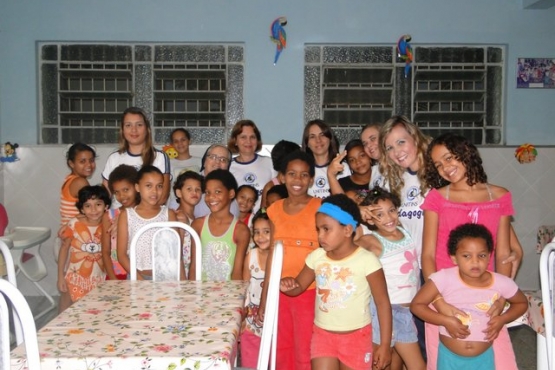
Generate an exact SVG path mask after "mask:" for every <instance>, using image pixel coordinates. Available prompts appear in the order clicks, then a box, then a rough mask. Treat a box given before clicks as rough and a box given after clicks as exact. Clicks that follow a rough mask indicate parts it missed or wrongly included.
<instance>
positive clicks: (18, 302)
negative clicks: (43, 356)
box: [0, 279, 40, 369]
mask: <svg viewBox="0 0 555 370" xmlns="http://www.w3.org/2000/svg"><path fill="white" fill-rule="evenodd" d="M0 293H1V294H0V316H1V317H0V330H1V331H2V333H1V335H0V340H2V344H1V347H2V359H1V360H2V362H0V363H1V364H3V366H4V367H3V369H9V368H10V340H9V331H10V325H9V323H10V319H9V311H10V310H9V308H8V307H9V306H11V307H12V308H13V311H14V315H13V320H14V322H19V323H21V326H22V328H23V338H22V340H23V341H24V342H25V352H26V354H27V368H28V369H40V355H39V346H38V342H37V330H36V326H35V320H34V318H33V314H32V313H31V309H30V308H29V304H28V303H27V301H26V300H25V297H24V296H23V294H21V292H20V291H19V290H18V289H17V288H16V287H15V286H14V285H13V284H12V283H10V282H9V281H7V280H3V279H0ZM6 338H8V339H7V340H6ZM6 343H7V352H5V350H6ZM17 344H18V345H19V344H21V343H20V342H18V343H17ZM6 363H7V365H6Z"/></svg>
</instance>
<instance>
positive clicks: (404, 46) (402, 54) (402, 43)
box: [397, 35, 412, 78]
mask: <svg viewBox="0 0 555 370" xmlns="http://www.w3.org/2000/svg"><path fill="white" fill-rule="evenodd" d="M410 40H412V38H411V36H410V35H403V36H401V38H400V39H399V41H397V56H398V57H399V58H401V60H403V61H404V62H405V78H407V77H408V76H409V73H410V64H411V63H412V47H411V46H410V44H409V42H410Z"/></svg>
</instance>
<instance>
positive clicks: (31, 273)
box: [0, 227, 57, 319]
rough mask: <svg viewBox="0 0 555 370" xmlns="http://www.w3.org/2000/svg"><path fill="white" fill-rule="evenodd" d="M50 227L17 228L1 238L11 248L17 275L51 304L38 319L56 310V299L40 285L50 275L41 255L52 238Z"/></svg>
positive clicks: (38, 315) (37, 316) (36, 316)
mask: <svg viewBox="0 0 555 370" xmlns="http://www.w3.org/2000/svg"><path fill="white" fill-rule="evenodd" d="M50 233H51V231H50V228H48V227H15V228H13V229H12V230H11V231H10V232H9V233H7V234H5V235H4V236H2V237H0V240H3V241H4V242H5V243H6V244H7V245H8V247H9V249H10V252H11V254H12V257H13V261H14V264H15V267H16V273H17V274H19V272H22V273H23V275H25V277H26V278H27V279H28V280H29V281H31V282H32V283H33V284H34V285H35V287H36V288H37V289H38V290H39V291H40V292H41V294H42V295H43V296H44V297H45V298H46V299H47V300H48V302H49V303H50V304H49V305H48V306H47V307H46V308H45V309H44V310H42V311H41V312H39V313H38V314H37V315H35V319H38V318H40V317H42V316H44V315H46V314H47V313H48V312H50V311H51V310H53V309H54V308H56V305H57V304H56V302H55V301H54V298H53V297H52V296H51V295H50V294H48V292H47V291H46V290H44V288H43V287H42V286H41V285H40V284H39V283H38V282H39V281H41V280H42V279H44V278H45V277H46V275H48V271H47V269H46V264H45V263H44V260H43V259H42V257H41V255H40V247H41V245H42V243H43V242H45V241H46V240H48V239H49V238H50ZM33 247H38V248H37V250H36V252H34V253H29V252H26V251H27V249H29V248H33ZM27 254H32V258H30V259H28V260H26V261H24V256H25V255H27Z"/></svg>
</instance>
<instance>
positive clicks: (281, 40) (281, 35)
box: [270, 17, 287, 65]
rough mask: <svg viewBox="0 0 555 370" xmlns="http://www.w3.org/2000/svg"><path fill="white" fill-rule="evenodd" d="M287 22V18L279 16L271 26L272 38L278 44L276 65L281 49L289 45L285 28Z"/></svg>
mask: <svg viewBox="0 0 555 370" xmlns="http://www.w3.org/2000/svg"><path fill="white" fill-rule="evenodd" d="M286 24H287V18H285V17H279V18H277V19H276V20H275V21H273V22H272V25H271V26H270V40H272V42H274V43H275V44H276V54H275V56H274V65H276V63H277V61H278V59H279V55H280V54H281V51H282V50H283V49H285V47H286V46H287V35H286V34H285V29H284V28H283V27H284V26H285V25H286Z"/></svg>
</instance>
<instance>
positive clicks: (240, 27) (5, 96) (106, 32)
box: [0, 0, 555, 145]
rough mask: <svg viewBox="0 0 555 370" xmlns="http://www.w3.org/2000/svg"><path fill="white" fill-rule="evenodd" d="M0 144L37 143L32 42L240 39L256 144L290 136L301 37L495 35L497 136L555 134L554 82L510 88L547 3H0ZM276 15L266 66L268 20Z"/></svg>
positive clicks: (538, 50) (539, 139) (430, 39)
mask: <svg viewBox="0 0 555 370" xmlns="http://www.w3.org/2000/svg"><path fill="white" fill-rule="evenodd" d="M0 9H1V10H0V141H2V142H3V141H7V140H10V141H15V142H18V143H19V144H20V145H21V144H36V143H37V142H38V135H37V132H38V123H37V122H38V99H37V97H38V93H37V62H36V42H37V41H66V40H67V41H162V42H163V41H167V42H218V41H232V42H242V43H244V44H245V57H246V69H245V89H244V94H245V117H247V118H250V119H253V120H254V121H255V122H256V123H257V124H258V126H259V127H260V129H261V131H262V133H263V138H264V142H265V143H267V144H271V143H275V142H277V141H278V140H279V139H282V138H284V139H289V140H295V141H298V140H300V136H301V132H302V127H303V46H304V44H305V43H315V42H318V43H388V44H394V43H395V42H396V41H397V39H398V37H399V36H400V35H402V34H405V33H410V34H411V35H412V37H413V45H416V44H465V43H469V44H476V43H499V44H506V45H507V46H508V48H507V78H506V101H507V107H506V111H505V125H506V131H505V137H506V143H507V144H509V145H511V144H513V145H514V144H521V143H523V142H532V143H534V144H536V145H542V144H543V145H551V144H554V143H555V130H554V129H553V127H552V126H554V124H555V118H554V117H555V89H552V90H523V89H518V90H517V89H516V88H515V85H516V82H515V80H516V78H515V65H516V59H517V58H518V57H553V58H555V50H554V49H555V48H554V45H555V27H553V25H554V24H555V8H551V9H547V10H525V9H523V6H522V2H521V0H487V1H484V0H462V1H461V0H457V1H453V0H442V1H440V0H348V1H347V0H281V1H274V2H269V1H267V0H157V1H152V0H95V1H90V0H19V1H13V0H0ZM282 15H284V16H287V19H288V22H289V23H288V24H287V27H286V30H287V35H288V39H287V42H288V47H287V49H286V50H285V51H284V52H283V53H282V55H281V57H280V61H279V63H278V64H277V65H276V66H274V65H273V64H272V62H273V55H274V45H273V44H272V43H271V42H270V41H269V25H270V23H271V22H272V20H274V19H275V18H276V17H278V16H282Z"/></svg>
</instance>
